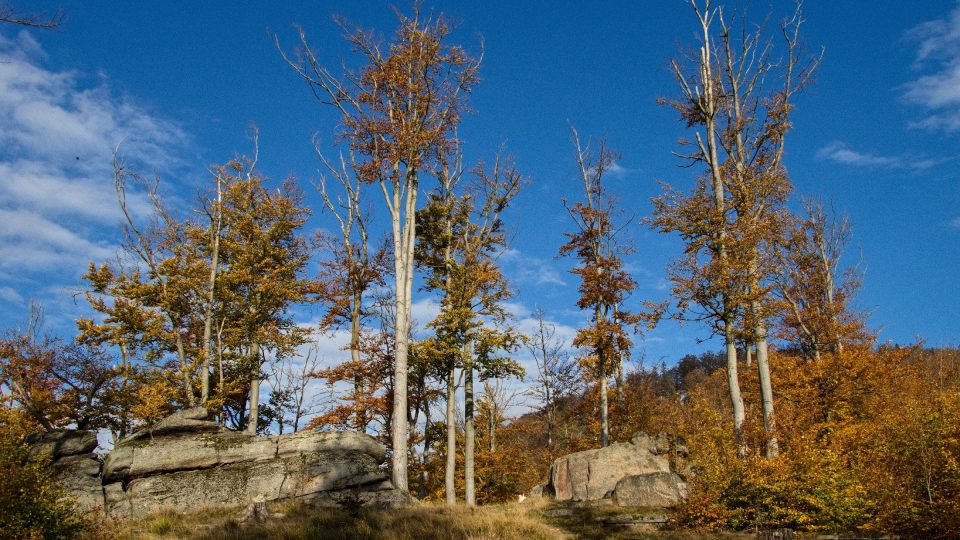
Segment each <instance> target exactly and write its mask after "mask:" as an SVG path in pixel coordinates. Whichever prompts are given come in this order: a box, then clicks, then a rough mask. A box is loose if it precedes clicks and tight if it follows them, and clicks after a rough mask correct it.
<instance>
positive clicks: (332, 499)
mask: <svg viewBox="0 0 960 540" xmlns="http://www.w3.org/2000/svg"><path fill="white" fill-rule="evenodd" d="M385 455H386V449H385V448H384V446H383V445H382V444H381V443H379V442H378V441H376V440H375V439H373V438H372V437H370V436H368V435H365V434H361V433H353V432H320V431H306V432H300V433H293V434H288V435H280V436H270V437H257V436H254V435H249V434H246V433H238V432H233V431H228V430H225V429H224V428H222V427H221V426H218V425H216V424H215V423H213V422H209V421H207V420H206V419H205V414H202V413H200V412H199V411H196V410H191V411H183V412H182V413H178V415H175V417H170V418H168V419H166V420H164V421H161V422H160V423H158V424H157V425H155V426H153V427H152V428H151V429H150V430H147V431H146V432H143V433H138V434H136V435H134V436H132V437H129V438H128V439H125V440H124V441H121V442H120V443H119V444H118V445H117V446H116V448H114V449H113V451H112V452H110V454H109V455H108V456H107V458H106V460H105V462H104V466H103V482H104V492H105V497H106V509H107V512H108V513H110V514H111V515H115V516H127V517H138V516H142V515H145V514H148V513H150V512H153V511H157V510H167V509H169V510H177V511H184V510H194V509H198V508H202V507H213V506H236V505H247V504H249V503H251V502H262V501H274V500H281V499H292V498H297V499H301V500H305V501H307V502H312V503H317V504H330V505H337V504H349V505H370V506H396V505H399V504H406V503H408V502H410V498H409V496H408V495H406V494H405V493H403V492H400V491H398V490H395V489H394V488H393V485H392V484H391V483H390V481H389V479H388V477H387V475H386V473H385V472H384V471H383V470H381V468H380V464H381V463H382V462H383V460H384V457H385Z"/></svg>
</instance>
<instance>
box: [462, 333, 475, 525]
mask: <svg viewBox="0 0 960 540" xmlns="http://www.w3.org/2000/svg"><path fill="white" fill-rule="evenodd" d="M463 356H464V359H463V372H464V379H463V420H464V421H463V440H464V442H463V445H464V447H463V474H464V476H465V478H464V500H465V501H466V503H467V506H476V504H477V497H476V493H475V492H474V482H473V480H474V478H473V449H474V444H475V443H476V427H475V426H474V418H473V342H472V341H467V343H466V345H465V346H464V349H463Z"/></svg>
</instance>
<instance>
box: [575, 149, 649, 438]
mask: <svg viewBox="0 0 960 540" xmlns="http://www.w3.org/2000/svg"><path fill="white" fill-rule="evenodd" d="M573 138H574V143H575V145H576V150H577V165H578V167H579V173H580V180H581V181H582V182H583V189H584V199H583V200H582V201H576V202H574V203H573V204H568V203H567V201H566V200H564V206H566V208H567V211H568V212H569V213H570V217H571V218H573V222H574V225H575V226H576V232H573V233H565V235H566V237H567V239H568V240H567V243H566V244H564V245H563V246H561V247H560V255H567V256H574V257H576V260H577V266H576V267H574V269H573V270H571V272H572V273H573V274H576V275H577V276H579V278H580V286H579V288H578V290H579V291H580V298H579V299H578V300H577V307H579V308H580V309H583V310H588V311H589V312H590V317H591V318H590V324H589V326H587V327H586V328H581V329H579V330H577V335H576V336H575V337H574V339H573V345H574V346H575V347H578V348H580V349H581V350H583V351H584V352H585V354H584V356H582V357H581V359H580V363H581V365H582V366H583V367H584V368H585V369H587V370H588V371H589V373H590V374H591V376H592V377H594V378H595V379H596V381H597V385H598V386H599V394H600V445H601V446H602V447H606V446H607V444H609V437H610V427H609V419H608V417H607V412H608V396H607V394H608V389H607V387H608V382H609V377H610V376H611V375H613V374H614V372H615V371H616V368H617V366H618V365H619V364H620V362H622V361H623V360H624V359H625V358H627V357H629V355H630V347H631V346H632V345H633V342H632V340H631V339H630V336H629V334H630V328H631V327H633V331H634V332H635V331H636V330H637V328H636V327H637V325H638V324H639V323H640V317H639V316H638V315H635V314H633V313H631V312H629V311H626V310H624V309H622V307H621V306H622V305H623V301H624V300H625V299H626V298H627V296H628V295H629V294H630V293H631V292H632V291H633V289H634V288H635V287H636V283H635V282H634V281H633V278H631V277H630V275H629V274H627V272H626V271H624V270H623V259H622V257H623V256H624V255H626V254H628V253H630V252H631V251H632V248H631V247H630V246H629V245H627V244H626V243H624V242H623V241H622V239H620V238H619V237H618V234H620V233H621V232H622V230H623V227H624V226H625V224H618V223H615V221H614V220H615V219H616V218H617V217H618V209H617V206H616V202H615V201H614V199H613V197H612V196H611V195H610V193H609V192H608V191H607V189H606V186H605V185H604V174H605V173H606V172H607V171H608V170H609V169H610V167H611V166H613V165H614V163H615V155H614V154H613V153H612V152H611V151H609V150H608V149H607V148H606V147H605V146H604V144H603V143H600V145H599V149H598V151H597V152H596V154H594V153H592V152H591V151H590V149H589V148H586V147H583V146H582V145H581V144H580V137H579V135H578V134H577V131H576V130H573Z"/></svg>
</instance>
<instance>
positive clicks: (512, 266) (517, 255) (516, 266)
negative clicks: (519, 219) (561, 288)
mask: <svg viewBox="0 0 960 540" xmlns="http://www.w3.org/2000/svg"><path fill="white" fill-rule="evenodd" d="M500 261H501V262H502V263H503V268H504V273H505V274H506V275H507V277H508V278H509V279H510V280H511V281H515V282H517V283H533V284H534V285H566V284H567V283H566V282H565V281H564V280H563V278H562V277H560V273H559V272H558V271H557V269H556V267H555V264H556V263H555V262H553V261H549V260H544V259H540V258H538V257H531V256H528V255H525V254H523V253H522V252H521V251H520V250H518V249H515V248H509V249H507V250H506V251H504V252H503V254H502V255H500Z"/></svg>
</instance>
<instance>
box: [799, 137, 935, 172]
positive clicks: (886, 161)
mask: <svg viewBox="0 0 960 540" xmlns="http://www.w3.org/2000/svg"><path fill="white" fill-rule="evenodd" d="M817 157H818V158H820V159H826V160H828V161H833V162H835V163H840V164H841V165H849V166H851V167H865V168H886V169H906V170H913V171H923V170H926V169H929V168H931V167H934V166H936V165H939V164H941V163H944V162H945V161H948V160H947V159H932V158H926V157H911V156H907V155H884V154H876V153H871V152H863V151H860V150H854V149H853V148H850V147H849V146H847V144H846V143H844V142H841V141H834V142H831V143H830V144H828V145H826V146H824V147H823V148H821V149H820V150H818V151H817Z"/></svg>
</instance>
